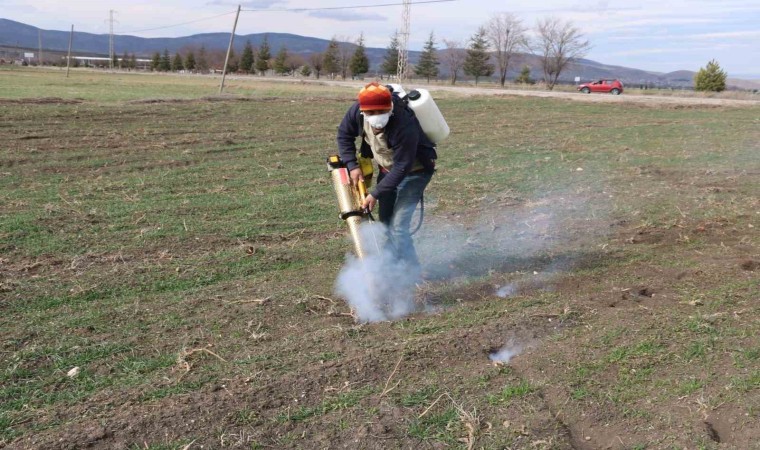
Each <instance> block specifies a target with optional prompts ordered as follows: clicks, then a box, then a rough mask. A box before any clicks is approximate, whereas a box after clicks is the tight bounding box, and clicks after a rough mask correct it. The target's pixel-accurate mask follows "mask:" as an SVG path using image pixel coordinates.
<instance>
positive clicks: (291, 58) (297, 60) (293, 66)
mask: <svg viewBox="0 0 760 450" xmlns="http://www.w3.org/2000/svg"><path fill="white" fill-rule="evenodd" d="M304 64H306V60H305V59H304V57H303V56H301V55H296V54H290V55H288V57H287V59H285V67H287V68H288V70H289V71H290V73H291V74H293V76H296V75H297V73H296V72H297V71H298V68H299V67H301V66H303V65H304Z"/></svg>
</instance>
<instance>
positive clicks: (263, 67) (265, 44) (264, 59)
mask: <svg viewBox="0 0 760 450" xmlns="http://www.w3.org/2000/svg"><path fill="white" fill-rule="evenodd" d="M271 58H272V54H271V52H270V50H269V40H268V39H267V36H266V35H265V36H264V40H263V41H262V42H261V46H260V47H259V54H258V55H256V62H254V64H255V66H256V70H257V71H258V72H259V73H260V74H261V75H266V73H267V70H269V60H270V59H271Z"/></svg>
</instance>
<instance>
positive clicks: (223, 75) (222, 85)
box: [219, 5, 240, 95]
mask: <svg viewBox="0 0 760 450" xmlns="http://www.w3.org/2000/svg"><path fill="white" fill-rule="evenodd" d="M238 17H240V5H238V9H237V14H236V15H235V24H234V25H232V34H230V45H229V47H227V56H226V57H225V58H224V68H223V69H222V84H220V85H219V95H221V94H222V93H223V92H224V78H225V77H226V76H227V63H228V62H229V61H230V52H231V51H232V42H233V41H234V40H235V30H237V23H238Z"/></svg>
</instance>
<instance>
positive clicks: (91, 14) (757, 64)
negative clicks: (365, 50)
mask: <svg viewBox="0 0 760 450" xmlns="http://www.w3.org/2000/svg"><path fill="white" fill-rule="evenodd" d="M413 1H421V0H413ZM239 3H240V2H239V1H228V0H132V1H130V2H121V1H116V0H105V1H103V0H69V1H66V2H61V1H60V0H0V17H2V18H6V19H11V20H16V21H19V22H24V23H27V24H30V25H34V26H38V27H40V28H43V29H56V30H68V29H69V27H70V26H71V24H72V23H73V24H74V26H75V28H76V29H77V30H78V31H86V32H91V33H107V32H108V22H107V18H108V11H109V9H114V10H116V11H117V13H116V15H115V18H116V19H117V20H118V23H117V24H116V25H115V30H116V32H117V33H119V34H133V35H137V36H142V37H159V36H171V37H174V36H186V35H190V34H196V33H207V32H229V30H231V28H232V22H233V20H234V11H235V9H236V8H237V5H238V4H239ZM388 3H399V4H400V3H401V1H400V0H374V1H372V0H253V1H247V2H245V1H244V2H242V3H241V4H242V6H243V9H244V10H245V9H249V10H253V9H256V10H262V11H246V12H243V13H242V14H241V17H240V22H239V23H238V30H237V32H238V34H249V33H262V32H281V33H294V34H300V35H304V36H313V37H319V38H325V39H329V38H331V37H333V36H339V37H350V38H356V37H358V35H359V33H362V32H363V33H364V35H365V38H366V43H367V45H368V46H371V47H386V46H387V45H388V41H389V37H390V35H392V34H393V32H394V30H396V28H398V27H399V24H400V20H401V12H402V8H401V6H383V7H371V6H374V5H380V4H388ZM359 5H364V6H367V7H366V8H361V9H335V10H323V11H301V12H283V11H275V10H278V9H279V10H281V9H288V8H320V7H323V8H330V7H340V6H359ZM497 12H511V13H514V14H515V15H517V16H518V17H519V18H521V19H522V20H523V21H524V23H525V25H527V26H529V27H532V26H533V25H534V24H535V22H536V19H538V18H542V17H545V16H549V15H552V16H555V17H558V18H561V19H564V20H570V21H572V22H573V23H574V24H575V25H577V26H578V27H579V28H580V29H581V30H582V31H583V33H584V35H585V36H586V38H588V40H589V41H590V42H591V45H592V49H591V51H590V52H589V54H588V55H587V57H588V58H589V59H593V60H595V61H598V62H601V63H604V64H611V65H621V66H626V67H633V68H638V69H644V70H652V71H659V72H670V71H675V70H681V69H685V70H697V69H699V68H700V67H702V66H704V65H705V64H706V63H707V61H709V60H710V59H712V58H715V59H717V60H718V62H719V63H720V64H721V66H722V67H723V68H724V69H725V70H726V71H727V72H728V73H729V76H732V77H741V76H745V77H746V76H748V75H753V76H755V77H760V0H633V1H628V2H621V1H615V2H610V1H606V0H589V1H581V0H544V1H535V0H533V1H529V0H512V1H510V2H506V1H505V2H499V1H492V0H457V1H451V2H446V3H436V4H418V5H414V4H413V5H412V19H411V25H412V34H411V38H410V49H413V50H419V49H420V48H421V47H422V44H423V42H424V41H425V39H426V38H427V36H428V34H429V33H430V32H431V31H433V32H434V33H435V36H436V37H437V39H438V42H440V40H441V39H443V38H445V39H453V40H459V41H462V42H466V41H467V40H468V38H469V37H470V36H471V35H472V34H473V33H474V32H475V30H476V29H477V27H478V26H479V25H482V24H484V23H485V22H486V21H487V20H488V18H489V17H490V16H491V15H492V14H494V13H497ZM225 13H229V14H226V15H221V16H218V17H213V16H217V15H220V14H225ZM186 22H192V23H186ZM181 23H185V24H184V25H178V26H172V27H167V28H163V29H158V30H147V31H142V30H146V29H150V28H154V27H162V26H166V25H175V24H181ZM441 46H442V45H440V44H439V47H441Z"/></svg>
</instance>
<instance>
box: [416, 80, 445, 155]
mask: <svg viewBox="0 0 760 450" xmlns="http://www.w3.org/2000/svg"><path fill="white" fill-rule="evenodd" d="M406 98H407V99H408V101H409V107H411V108H412V110H413V111H414V114H415V115H416V116H417V120H419V121H420V125H422V131H424V132H425V135H426V136H427V137H428V138H429V139H430V140H431V141H433V143H435V144H438V143H439V142H442V141H443V140H444V139H446V138H447V137H448V136H449V125H448V124H447V123H446V119H444V118H443V114H441V110H440V109H438V105H436V104H435V101H434V100H433V97H432V96H431V95H430V92H428V91H427V89H415V90H413V91H411V92H409V94H407V96H406Z"/></svg>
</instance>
